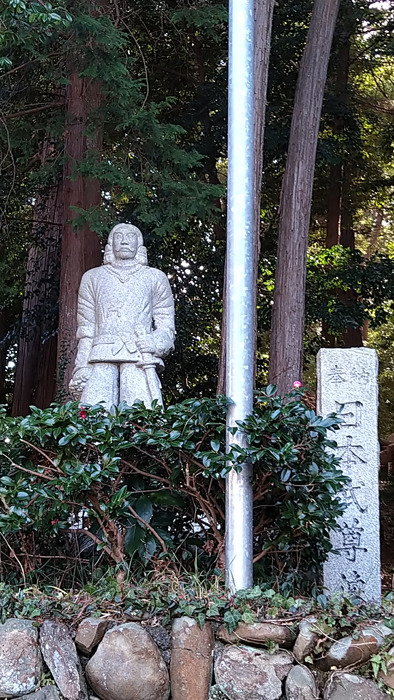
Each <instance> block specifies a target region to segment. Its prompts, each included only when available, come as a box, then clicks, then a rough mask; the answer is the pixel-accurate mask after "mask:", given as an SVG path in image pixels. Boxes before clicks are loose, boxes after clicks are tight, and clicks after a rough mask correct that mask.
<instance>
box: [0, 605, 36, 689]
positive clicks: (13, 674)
mask: <svg viewBox="0 0 394 700" xmlns="http://www.w3.org/2000/svg"><path fill="white" fill-rule="evenodd" d="M0 670H1V673H0V697H2V698H10V697H17V696H18V695H26V694H27V693H32V692H33V691H34V690H35V689H36V688H37V687H38V685H39V683H40V676H41V671H42V660H41V654H40V649H39V646H38V633H37V629H36V628H35V627H33V623H32V622H31V621H30V620H17V619H13V618H10V619H9V620H7V621H6V622H5V623H4V625H0Z"/></svg>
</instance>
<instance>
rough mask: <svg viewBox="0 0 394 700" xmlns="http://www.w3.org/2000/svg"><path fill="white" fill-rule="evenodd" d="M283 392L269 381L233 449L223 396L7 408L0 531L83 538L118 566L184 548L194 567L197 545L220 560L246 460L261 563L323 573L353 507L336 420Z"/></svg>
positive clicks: (1, 447)
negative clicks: (227, 496) (229, 479)
mask: <svg viewBox="0 0 394 700" xmlns="http://www.w3.org/2000/svg"><path fill="white" fill-rule="evenodd" d="M275 394H276V389H275V387H273V386H269V387H267V389H266V391H265V392H263V393H260V394H258V396H257V399H256V405H255V409H254V412H253V414H252V415H251V416H249V417H248V418H247V419H246V420H245V421H244V422H243V423H240V424H239V429H241V430H242V431H243V432H244V433H245V434H246V438H247V446H246V447H244V448H241V447H239V446H238V445H234V446H233V447H232V448H231V450H230V451H229V452H228V453H226V450H225V433H226V428H225V415H226V408H227V400H226V399H225V398H224V397H218V398H216V399H199V400H196V399H188V400H185V401H183V402H182V403H179V404H174V405H172V406H169V407H168V408H167V409H166V410H163V409H162V408H161V407H159V406H155V407H154V408H153V409H152V410H150V409H146V408H145V407H144V406H143V404H136V405H134V406H133V407H128V406H126V405H122V404H121V405H120V406H118V407H115V406H114V407H112V408H111V411H110V412H109V413H106V412H105V411H104V410H103V408H102V406H100V405H97V406H92V407H86V408H83V409H80V408H79V407H78V405H77V404H76V403H68V404H66V405H65V406H56V405H52V406H51V407H50V408H49V409H46V410H39V409H37V408H35V407H32V408H31V411H32V412H31V415H29V416H27V417H26V418H9V417H7V416H6V415H5V414H4V415H3V416H2V418H1V426H0V430H1V443H0V473H1V476H0V484H1V485H0V502H1V504H2V505H1V511H2V512H1V513H0V533H2V534H3V535H8V534H12V533H21V532H23V533H36V535H35V536H36V537H37V538H38V540H40V538H41V539H42V538H47V537H48V536H52V537H55V536H59V537H60V538H61V540H62V541H63V540H64V537H65V538H66V539H67V536H70V535H73V536H75V535H76V534H79V536H83V537H84V539H85V540H86V539H87V538H89V539H90V540H91V541H92V543H93V544H94V545H95V546H96V548H97V550H98V551H102V552H103V553H105V554H106V555H107V557H108V558H109V559H110V560H112V561H115V562H117V563H122V562H126V561H127V562H129V563H130V562H131V561H132V560H133V559H134V558H137V559H138V560H139V561H140V562H142V563H145V564H146V563H147V562H148V561H149V560H151V559H152V557H155V558H157V557H158V558H159V559H160V558H162V557H163V556H164V557H165V558H168V557H170V558H171V556H172V555H171V552H174V551H176V552H177V556H178V557H179V556H180V553H181V558H182V559H183V561H184V562H185V565H186V566H187V565H190V564H191V563H192V561H193V552H199V557H200V558H201V561H202V562H205V563H204V565H205V566H207V567H212V566H214V565H215V561H216V559H217V557H218V555H219V554H220V552H221V550H222V547H223V536H224V478H225V476H226V474H227V473H228V471H229V470H230V469H231V468H234V469H236V470H240V469H241V468H242V464H243V463H244V462H245V461H246V460H250V461H251V462H252V464H253V469H254V492H255V530H254V544H255V551H256V560H257V561H259V566H260V569H262V570H264V571H265V575H266V576H269V575H272V573H273V571H274V569H273V568H272V567H274V568H275V566H276V568H277V563H278V562H280V566H279V572H278V573H279V574H280V575H286V576H290V578H289V585H293V584H294V581H295V580H296V578H297V576H299V575H300V572H301V570H302V569H303V567H305V566H307V567H308V569H309V571H313V572H314V574H315V575H318V570H319V566H320V563H321V562H322V560H323V559H324V558H325V556H326V554H327V552H328V551H329V550H330V548H331V545H330V541H329V530H330V529H332V528H335V527H336V519H337V517H338V515H340V514H341V513H342V512H343V511H344V508H345V506H344V505H343V504H342V503H341V501H340V498H339V492H340V490H341V487H342V485H343V484H344V483H345V481H346V477H344V476H343V474H342V473H341V472H340V471H339V469H338V467H337V465H338V460H337V459H336V458H335V456H334V452H333V450H332V448H333V447H334V446H335V443H334V442H332V441H331V440H329V439H328V437H327V432H328V430H332V429H334V430H335V428H337V427H338V423H339V422H340V419H339V418H338V416H335V415H330V416H329V417H328V418H326V419H323V418H320V417H319V416H316V415H315V414H314V412H313V411H309V410H308V409H307V408H306V406H305V405H304V403H303V402H302V401H300V397H299V395H297V394H295V393H294V392H293V393H292V394H291V395H289V397H287V399H286V400H285V401H283V400H282V399H281V398H280V397H277V396H276V395H275ZM234 432H236V430H235V429H234ZM328 448H331V449H329V450H328ZM62 546H63V545H62ZM21 554H22V553H21ZM188 562H189V564H188ZM274 562H276V564H274ZM291 577H293V579H292V578H291Z"/></svg>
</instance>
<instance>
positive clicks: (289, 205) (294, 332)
mask: <svg viewBox="0 0 394 700" xmlns="http://www.w3.org/2000/svg"><path fill="white" fill-rule="evenodd" d="M339 3H340V0H315V3H314V6H313V11H312V18H311V24H310V27H309V31H308V37H307V42H306V46H305V50H304V53H303V56H302V60H301V65H300V71H299V76H298V82H297V88H296V95H295V100H294V110H293V116H292V122H291V131H290V142H289V151H288V156H287V163H286V170H285V175H284V179H283V184H282V195H281V203H280V223H279V237H278V259H277V268H276V275H275V291H274V304H273V313H272V328H271V343H270V366H269V381H270V382H272V383H275V384H276V385H277V386H278V390H279V393H280V394H284V393H286V392H287V391H289V390H290V389H291V387H292V385H293V382H294V381H295V380H300V379H301V378H302V371H303V344H304V325H305V281H306V254H307V247H308V235H309V223H310V214H311V202H312V189H313V179H314V170H315V160H316V148H317V140H318V134H319V124H320V115H321V109H322V104H323V95H324V88H325V83H326V76H327V68H328V61H329V57H330V51H331V44H332V38H333V34H334V28H335V23H336V18H337V14H338V9H339Z"/></svg>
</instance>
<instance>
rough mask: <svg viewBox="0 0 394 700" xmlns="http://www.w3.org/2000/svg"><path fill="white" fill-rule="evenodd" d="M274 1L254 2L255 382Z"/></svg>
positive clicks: (256, 0) (257, 0)
mask: <svg viewBox="0 0 394 700" xmlns="http://www.w3.org/2000/svg"><path fill="white" fill-rule="evenodd" d="M274 5H275V0H255V3H254V24H255V27H254V29H255V37H254V136H253V138H254V164H253V181H254V211H253V258H254V269H253V290H254V291H253V295H254V299H253V310H254V317H253V328H254V330H253V333H254V363H253V365H254V379H256V370H257V362H256V359H257V284H258V276H259V262H260V237H261V232H260V229H261V225H260V222H261V185H262V175H263V146H264V128H265V113H266V109H267V89H268V69H269V56H270V47H271V32H272V19H273V14H274Z"/></svg>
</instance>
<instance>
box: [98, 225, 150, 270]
mask: <svg viewBox="0 0 394 700" xmlns="http://www.w3.org/2000/svg"><path fill="white" fill-rule="evenodd" d="M116 260H135V262H137V263H139V264H140V265H147V264H148V257H147V254H146V248H145V246H144V241H143V238H142V233H141V231H140V230H139V228H137V226H133V225H132V224H117V225H116V226H114V227H113V229H112V230H111V231H110V233H109V236H108V241H107V245H106V246H105V251H104V265H111V264H114V262H115V261H116Z"/></svg>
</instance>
